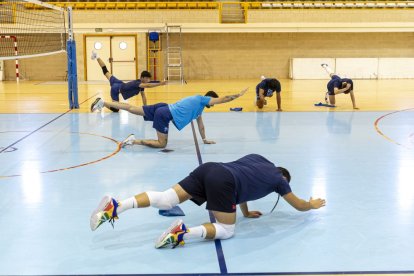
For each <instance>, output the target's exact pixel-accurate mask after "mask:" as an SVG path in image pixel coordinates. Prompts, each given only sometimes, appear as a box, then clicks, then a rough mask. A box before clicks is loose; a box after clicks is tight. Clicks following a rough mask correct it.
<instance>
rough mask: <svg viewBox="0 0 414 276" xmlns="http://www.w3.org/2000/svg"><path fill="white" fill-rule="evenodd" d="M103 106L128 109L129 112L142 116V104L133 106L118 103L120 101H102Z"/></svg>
mask: <svg viewBox="0 0 414 276" xmlns="http://www.w3.org/2000/svg"><path fill="white" fill-rule="evenodd" d="M104 106H105V107H106V108H116V109H121V110H125V111H128V112H129V113H132V114H135V115H140V116H144V115H145V113H144V109H143V108H142V106H134V105H130V104H127V103H120V102H104Z"/></svg>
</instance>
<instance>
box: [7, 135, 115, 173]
mask: <svg viewBox="0 0 414 276" xmlns="http://www.w3.org/2000/svg"><path fill="white" fill-rule="evenodd" d="M19 132H21V131H19ZM0 133H4V132H0ZM70 133H79V134H84V135H91V136H96V137H102V138H105V139H108V140H110V141H112V142H114V143H116V144H117V147H116V149H115V151H113V152H112V153H110V154H109V155H106V156H104V157H102V158H99V159H97V160H94V161H90V162H86V163H82V164H79V165H75V166H70V167H66V168H60V169H53V170H47V171H42V172H39V173H42V174H43V173H52V172H60V171H66V170H70V169H76V168H79V167H83V166H87V165H92V164H95V163H98V162H101V161H103V160H106V159H108V158H111V157H112V156H114V155H115V154H117V153H118V152H119V151H120V150H121V143H120V142H118V141H117V140H115V139H113V138H110V137H106V136H102V135H97V134H93V133H86V132H70ZM18 176H22V174H13V175H0V179H1V178H9V177H18Z"/></svg>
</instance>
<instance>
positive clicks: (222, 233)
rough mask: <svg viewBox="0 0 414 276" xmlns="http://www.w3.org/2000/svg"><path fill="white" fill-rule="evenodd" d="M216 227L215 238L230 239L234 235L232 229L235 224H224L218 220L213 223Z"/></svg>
mask: <svg viewBox="0 0 414 276" xmlns="http://www.w3.org/2000/svg"><path fill="white" fill-rule="evenodd" d="M213 225H214V227H215V228H216V236H215V237H214V238H215V239H220V240H225V239H230V238H231V237H233V236H234V229H235V228H236V225H235V224H224V223H220V222H216V223H213Z"/></svg>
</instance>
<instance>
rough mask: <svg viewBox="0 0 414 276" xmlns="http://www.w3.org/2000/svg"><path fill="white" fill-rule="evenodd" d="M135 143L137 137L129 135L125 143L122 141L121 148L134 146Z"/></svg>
mask: <svg viewBox="0 0 414 276" xmlns="http://www.w3.org/2000/svg"><path fill="white" fill-rule="evenodd" d="M134 141H135V135H134V134H130V135H128V137H127V138H126V139H125V140H124V141H122V143H121V148H125V147H126V146H132V145H133V144H134Z"/></svg>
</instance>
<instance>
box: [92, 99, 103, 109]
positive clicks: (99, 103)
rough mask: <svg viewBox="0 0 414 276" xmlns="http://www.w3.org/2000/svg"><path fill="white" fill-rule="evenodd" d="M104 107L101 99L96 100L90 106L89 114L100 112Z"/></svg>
mask: <svg viewBox="0 0 414 276" xmlns="http://www.w3.org/2000/svg"><path fill="white" fill-rule="evenodd" d="M103 107H104V100H103V99H102V98H96V100H95V101H94V102H93V103H92V105H91V112H95V111H96V110H98V111H101V110H102V108H103Z"/></svg>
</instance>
